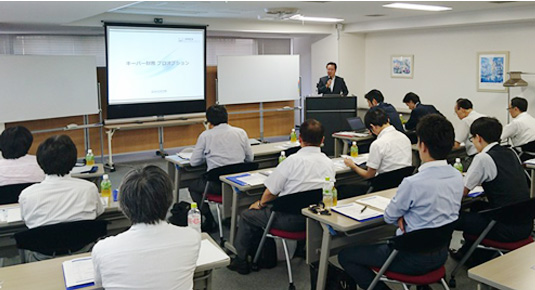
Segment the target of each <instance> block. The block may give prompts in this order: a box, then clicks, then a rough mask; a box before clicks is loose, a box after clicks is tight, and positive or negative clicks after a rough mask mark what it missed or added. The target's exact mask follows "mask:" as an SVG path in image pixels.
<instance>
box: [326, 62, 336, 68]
mask: <svg viewBox="0 0 535 290" xmlns="http://www.w3.org/2000/svg"><path fill="white" fill-rule="evenodd" d="M330 65H334V70H336V69H337V68H338V67H337V65H336V63H334V62H332V61H331V62H329V63H328V64H327V65H326V66H325V67H328V66H330Z"/></svg>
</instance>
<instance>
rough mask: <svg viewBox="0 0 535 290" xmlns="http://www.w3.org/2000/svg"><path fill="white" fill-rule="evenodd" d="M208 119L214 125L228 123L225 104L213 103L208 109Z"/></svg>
mask: <svg viewBox="0 0 535 290" xmlns="http://www.w3.org/2000/svg"><path fill="white" fill-rule="evenodd" d="M206 120H208V122H210V123H211V124H212V125H214V126H217V125H219V124H223V123H228V113H227V109H226V108H225V106H222V105H213V106H210V107H209V108H208V109H206Z"/></svg>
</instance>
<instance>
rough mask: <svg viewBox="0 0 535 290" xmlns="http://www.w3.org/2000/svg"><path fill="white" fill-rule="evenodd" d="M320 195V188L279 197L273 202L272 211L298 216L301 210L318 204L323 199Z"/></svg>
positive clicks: (321, 191)
mask: <svg viewBox="0 0 535 290" xmlns="http://www.w3.org/2000/svg"><path fill="white" fill-rule="evenodd" d="M322 193H323V190H322V189H321V188H320V189H313V190H307V191H301V192H298V193H294V194H288V195H285V196H281V197H279V198H277V199H275V200H274V201H273V208H272V210H273V211H274V212H284V213H289V214H299V215H300V214H301V209H302V208H305V207H308V206H309V205H311V204H317V203H319V202H320V201H321V199H322V197H323V196H322Z"/></svg>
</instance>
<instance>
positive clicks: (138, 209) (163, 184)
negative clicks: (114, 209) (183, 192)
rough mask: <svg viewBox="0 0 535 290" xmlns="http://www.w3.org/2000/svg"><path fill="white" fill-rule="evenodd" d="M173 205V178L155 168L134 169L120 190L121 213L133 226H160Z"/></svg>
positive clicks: (149, 166) (126, 177)
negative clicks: (142, 224) (140, 224)
mask: <svg viewBox="0 0 535 290" xmlns="http://www.w3.org/2000/svg"><path fill="white" fill-rule="evenodd" d="M172 202H173V185H172V184H171V179H170V178H169V175H167V173H166V172H165V171H163V170H162V169H161V168H159V167H157V166H154V165H148V166H145V167H143V168H141V169H133V170H130V171H129V172H128V173H127V174H126V176H125V177H124V178H123V182H122V183H121V186H120V187H119V204H120V206H121V210H122V211H123V213H124V214H125V215H126V217H127V218H128V219H129V220H130V221H131V222H132V224H139V223H144V224H156V223H158V222H159V221H161V220H165V216H166V215H167V210H169V207H170V206H171V203H172Z"/></svg>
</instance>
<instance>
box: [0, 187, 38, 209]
mask: <svg viewBox="0 0 535 290" xmlns="http://www.w3.org/2000/svg"><path fill="white" fill-rule="evenodd" d="M32 184H34V183H19V184H10V185H4V186H0V204H9V203H17V202H19V195H20V193H21V192H22V191H23V190H24V189H25V188H26V187H28V186H30V185H32Z"/></svg>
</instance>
